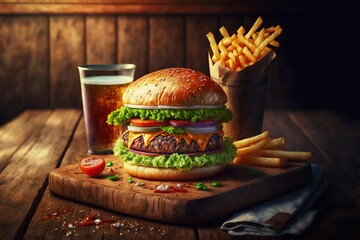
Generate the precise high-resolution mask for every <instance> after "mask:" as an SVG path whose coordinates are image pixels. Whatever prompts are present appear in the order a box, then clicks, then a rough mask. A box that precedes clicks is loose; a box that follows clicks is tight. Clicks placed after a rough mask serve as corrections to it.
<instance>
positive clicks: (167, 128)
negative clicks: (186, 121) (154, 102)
mask: <svg viewBox="0 0 360 240" xmlns="http://www.w3.org/2000/svg"><path fill="white" fill-rule="evenodd" d="M160 129H161V130H163V131H165V132H167V133H170V134H184V133H185V130H184V129H182V128H181V127H174V126H160Z"/></svg>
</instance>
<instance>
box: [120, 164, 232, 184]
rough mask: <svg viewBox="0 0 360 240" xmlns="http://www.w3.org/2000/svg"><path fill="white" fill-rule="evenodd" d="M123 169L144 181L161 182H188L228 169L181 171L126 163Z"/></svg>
mask: <svg viewBox="0 0 360 240" xmlns="http://www.w3.org/2000/svg"><path fill="white" fill-rule="evenodd" d="M123 169H124V171H125V172H126V173H128V174H129V175H131V176H133V177H138V178H143V179H149V180H161V181H188V180H196V179H201V178H207V177H212V176H215V175H218V174H220V173H221V172H223V171H224V170H225V169H226V166H225V165H215V166H205V167H196V168H192V169H190V170H185V171H180V170H178V169H176V168H155V167H145V166H139V165H132V164H129V163H126V162H124V163H123Z"/></svg>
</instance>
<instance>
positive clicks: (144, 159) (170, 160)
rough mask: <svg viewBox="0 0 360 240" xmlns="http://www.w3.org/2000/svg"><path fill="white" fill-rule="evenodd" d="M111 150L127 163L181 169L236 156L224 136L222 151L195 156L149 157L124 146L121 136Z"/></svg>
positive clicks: (229, 159) (224, 161)
mask: <svg viewBox="0 0 360 240" xmlns="http://www.w3.org/2000/svg"><path fill="white" fill-rule="evenodd" d="M113 151H114V155H115V156H117V157H119V158H120V160H122V161H124V162H127V163H129V164H133V165H141V166H147V167H162V168H177V169H179V170H181V171H185V170H189V169H191V168H194V167H201V166H212V165H217V164H223V165H226V164H228V163H229V162H231V161H232V160H233V159H234V158H235V156H236V147H235V145H234V144H233V141H232V139H231V138H230V137H225V138H224V142H223V151H221V152H219V153H214V154H203V155H199V156H195V157H189V156H188V155H186V154H177V153H174V154H172V155H170V156H169V157H166V156H165V155H160V156H156V157H150V156H144V155H140V154H136V153H132V152H130V151H129V150H128V148H127V147H126V146H125V144H124V141H123V140H122V139H121V138H119V140H118V141H117V142H116V145H115V147H114V149H113Z"/></svg>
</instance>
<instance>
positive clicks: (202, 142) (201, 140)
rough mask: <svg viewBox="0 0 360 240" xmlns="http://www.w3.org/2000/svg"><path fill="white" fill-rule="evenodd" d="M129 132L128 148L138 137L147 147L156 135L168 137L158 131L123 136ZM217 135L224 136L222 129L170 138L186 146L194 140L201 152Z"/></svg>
mask: <svg viewBox="0 0 360 240" xmlns="http://www.w3.org/2000/svg"><path fill="white" fill-rule="evenodd" d="M127 132H129V141H128V147H129V146H131V145H132V144H133V142H134V141H135V139H137V138H139V137H141V136H142V137H143V139H144V144H145V145H146V146H147V145H149V144H150V142H151V141H152V140H153V139H154V138H155V137H156V136H158V135H160V134H161V135H163V136H166V135H169V133H167V132H165V131H158V132H132V131H126V132H124V134H126V133H127ZM214 134H219V135H220V136H223V135H224V131H223V130H222V129H220V130H218V131H216V132H212V133H206V134H194V133H189V132H186V134H171V136H172V137H173V138H174V139H175V140H176V142H177V143H180V142H181V139H184V140H185V142H186V144H187V145H190V144H191V141H192V140H194V141H195V142H196V143H197V144H199V146H200V148H201V150H202V151H205V150H206V146H207V143H208V141H209V139H210V138H211V137H212V136H213V135H214Z"/></svg>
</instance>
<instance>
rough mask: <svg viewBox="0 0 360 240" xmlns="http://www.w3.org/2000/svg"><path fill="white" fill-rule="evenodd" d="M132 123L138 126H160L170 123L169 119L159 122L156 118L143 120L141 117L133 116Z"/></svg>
mask: <svg viewBox="0 0 360 240" xmlns="http://www.w3.org/2000/svg"><path fill="white" fill-rule="evenodd" d="M130 124H132V125H134V126H137V127H158V126H166V125H168V124H169V121H168V120H164V121H162V122H158V121H156V120H148V119H146V120H142V119H140V118H132V119H130Z"/></svg>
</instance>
